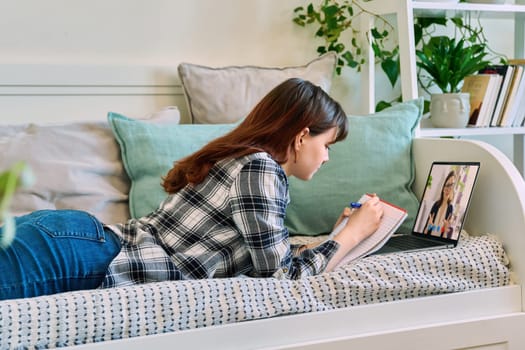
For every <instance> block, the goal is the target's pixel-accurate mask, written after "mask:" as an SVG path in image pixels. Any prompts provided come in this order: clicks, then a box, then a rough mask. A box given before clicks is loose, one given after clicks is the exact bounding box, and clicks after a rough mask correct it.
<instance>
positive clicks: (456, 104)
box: [430, 92, 470, 128]
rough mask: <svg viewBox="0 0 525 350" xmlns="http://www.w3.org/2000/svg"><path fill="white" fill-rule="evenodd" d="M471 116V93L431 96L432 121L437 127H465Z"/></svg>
mask: <svg viewBox="0 0 525 350" xmlns="http://www.w3.org/2000/svg"><path fill="white" fill-rule="evenodd" d="M469 116H470V94H468V93H463V92H461V93H449V94H433V95H432V96H431V98H430V121H431V122H432V125H434V126H435V127H437V128H464V127H466V126H467V124H468V120H469Z"/></svg>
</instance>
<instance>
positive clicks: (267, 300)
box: [0, 233, 510, 349]
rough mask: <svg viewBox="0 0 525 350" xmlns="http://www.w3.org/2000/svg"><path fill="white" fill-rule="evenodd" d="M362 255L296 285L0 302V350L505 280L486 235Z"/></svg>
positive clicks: (168, 285) (247, 284)
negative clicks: (445, 245) (443, 245)
mask: <svg viewBox="0 0 525 350" xmlns="http://www.w3.org/2000/svg"><path fill="white" fill-rule="evenodd" d="M460 242H461V243H460V244H459V245H458V247H456V248H455V249H447V250H434V251H426V252H413V253H396V254H389V255H377V256H371V257H367V258H364V259H361V260H358V261H355V262H353V263H350V264H348V265H346V266H344V267H342V268H340V269H338V270H336V271H334V272H331V273H325V274H322V275H319V276H314V277H310V278H307V279H303V280H300V281H289V280H277V279H254V278H227V279H211V280H196V281H177V282H162V283H151V284H144V285H140V286H135V287H123V288H114V289H97V290H90V291H80V292H72V293H62V294H57V295H53V296H44V297H38V298H29V299H18V300H10V301H4V302H0V334H1V337H0V338H1V339H0V349H12V348H35V347H36V348H49V347H61V346H72V345H75V344H84V343H91V342H100V341H107V340H112V339H121V338H129V337H136V336H143V335H150V334H158V333H164V332H176V331H181V330H187V329H192V328H198V327H208V326H212V325H220V324H227V323H232V322H239V321H247V320H255V319H260V318H267V317H275V316H280V315H288V314H297V313H305V312H316V311H324V310H331V309H336V308H343V307H349V306H353V305H360V304H366V303H379V302H386V301H391V300H399V299H406V298H413V297H418V296H426V295H435V294H442V293H453V292H459V291H466V290H471V289H476V288H487V287H496V286H502V285H507V284H509V283H510V271H509V269H508V261H507V257H506V255H505V252H504V250H503V247H502V245H501V244H500V242H498V241H497V240H496V239H494V238H493V237H491V236H489V235H486V236H481V237H469V236H468V235H466V234H465V233H463V237H462V239H461V240H460Z"/></svg>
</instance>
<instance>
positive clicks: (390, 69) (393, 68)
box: [381, 58, 399, 86]
mask: <svg viewBox="0 0 525 350" xmlns="http://www.w3.org/2000/svg"><path fill="white" fill-rule="evenodd" d="M381 68H382V69H383V72H385V74H386V76H387V78H388V80H389V81H390V84H391V85H392V86H394V85H395V84H396V82H397V78H398V77H399V62H398V61H395V60H393V59H391V58H387V59H385V60H384V61H383V62H381Z"/></svg>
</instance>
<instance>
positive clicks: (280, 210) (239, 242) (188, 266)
mask: <svg viewBox="0 0 525 350" xmlns="http://www.w3.org/2000/svg"><path fill="white" fill-rule="evenodd" d="M288 202H289V194H288V179H287V177H286V174H285V173H284V171H283V169H282V167H281V166H280V165H279V164H278V163H276V162H275V161H274V160H273V159H272V158H271V157H270V155H269V154H267V153H264V152H261V153H254V154H251V155H248V156H244V157H241V158H239V159H229V160H224V161H220V162H218V163H217V164H216V165H215V166H214V167H213V168H212V169H211V170H210V173H209V175H208V177H207V178H206V179H205V180H204V181H203V182H202V183H200V184H198V185H196V186H192V185H188V186H186V187H185V188H183V189H182V190H180V191H178V192H177V193H175V194H172V195H169V196H168V197H167V198H166V199H165V200H164V201H163V202H162V203H161V205H160V207H159V208H158V209H157V210H156V211H154V212H152V213H151V214H149V215H147V216H145V217H142V218H138V219H131V220H129V221H128V222H127V223H125V224H116V225H110V226H109V227H110V228H112V229H113V230H114V231H115V232H117V234H119V235H120V237H121V242H122V250H121V252H120V253H119V254H118V255H117V257H116V258H115V259H114V260H113V261H112V263H111V264H110V266H109V268H108V271H107V274H106V277H105V280H104V282H103V284H102V287H111V286H121V285H130V284H137V283H146V282H154V281H163V280H181V279H200V278H213V277H232V276H239V275H246V276H250V277H277V278H289V279H298V278H301V277H304V276H310V275H315V274H318V273H320V272H322V271H323V270H324V268H325V267H326V264H327V262H328V260H329V259H330V258H331V257H332V256H333V254H334V253H335V252H336V250H337V248H338V243H336V242H334V241H331V240H329V241H326V242H324V243H322V244H321V245H319V246H318V247H316V248H314V249H306V250H303V251H302V252H301V253H299V254H298V255H297V256H294V253H295V252H297V247H294V246H291V245H290V242H289V235H288V230H287V229H286V227H285V226H284V217H285V213H286V207H287V205H288Z"/></svg>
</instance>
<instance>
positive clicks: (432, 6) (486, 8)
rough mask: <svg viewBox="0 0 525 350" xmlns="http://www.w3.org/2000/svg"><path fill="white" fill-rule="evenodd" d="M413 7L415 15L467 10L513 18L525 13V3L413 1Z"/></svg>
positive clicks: (465, 11)
mask: <svg viewBox="0 0 525 350" xmlns="http://www.w3.org/2000/svg"><path fill="white" fill-rule="evenodd" d="M412 9H413V11H414V16H415V17H424V16H435V15H439V16H446V17H457V16H462V15H464V14H465V13H467V12H471V13H476V14H480V15H481V16H482V17H491V18H492V17H503V18H513V17H514V16H516V15H524V14H525V6H524V5H506V4H474V3H457V4H454V3H445V2H422V1H421V2H420V1H413V2H412Z"/></svg>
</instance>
